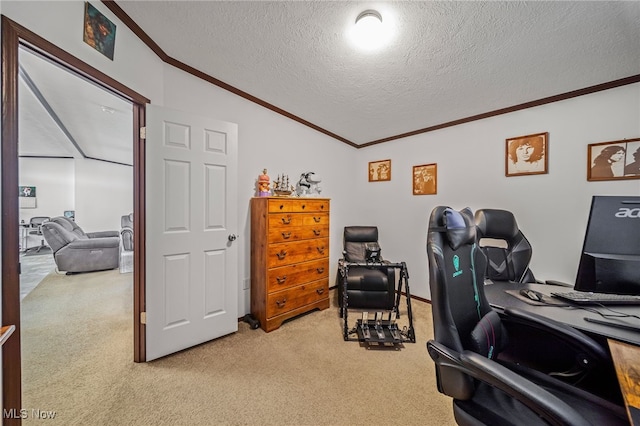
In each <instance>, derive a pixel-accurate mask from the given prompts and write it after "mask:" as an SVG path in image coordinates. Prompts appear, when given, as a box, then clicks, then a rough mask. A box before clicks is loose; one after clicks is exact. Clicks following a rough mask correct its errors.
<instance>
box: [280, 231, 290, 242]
mask: <svg viewBox="0 0 640 426" xmlns="http://www.w3.org/2000/svg"><path fill="white" fill-rule="evenodd" d="M282 238H284V239H285V240H287V239H289V238H291V232H283V233H282Z"/></svg>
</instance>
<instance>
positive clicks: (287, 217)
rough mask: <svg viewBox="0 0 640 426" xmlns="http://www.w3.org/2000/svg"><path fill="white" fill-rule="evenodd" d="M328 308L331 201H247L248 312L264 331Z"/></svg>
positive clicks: (283, 199) (326, 199)
mask: <svg viewBox="0 0 640 426" xmlns="http://www.w3.org/2000/svg"><path fill="white" fill-rule="evenodd" d="M328 307H329V199H328V198H313V199H308V198H307V199H300V198H290V197H256V198H252V199H251V313H252V315H253V316H254V317H255V318H256V319H257V320H258V321H259V322H260V326H261V327H262V329H263V330H264V331H266V332H269V331H273V330H275V329H277V328H279V327H280V326H281V325H282V323H283V322H284V321H285V320H287V319H290V318H293V317H295V316H298V315H300V314H302V313H305V312H308V311H311V310H314V309H320V310H322V309H327V308H328Z"/></svg>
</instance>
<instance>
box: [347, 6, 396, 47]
mask: <svg viewBox="0 0 640 426" xmlns="http://www.w3.org/2000/svg"><path fill="white" fill-rule="evenodd" d="M390 35H391V34H390V31H389V26H388V25H386V23H384V24H383V21H382V15H381V14H380V12H378V11H377V10H373V9H368V10H365V11H364V12H362V13H360V14H359V15H358V17H357V18H356V25H355V26H354V28H353V30H352V31H351V40H352V41H353V43H354V44H355V45H356V46H357V47H359V48H360V49H362V50H367V51H372V50H376V49H378V48H380V47H382V46H384V45H385V44H386V43H387V41H389V38H390Z"/></svg>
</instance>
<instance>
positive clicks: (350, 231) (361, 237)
mask: <svg viewBox="0 0 640 426" xmlns="http://www.w3.org/2000/svg"><path fill="white" fill-rule="evenodd" d="M344 241H345V242H353V243H357V242H360V243H369V242H371V241H378V227H377V226H345V227H344Z"/></svg>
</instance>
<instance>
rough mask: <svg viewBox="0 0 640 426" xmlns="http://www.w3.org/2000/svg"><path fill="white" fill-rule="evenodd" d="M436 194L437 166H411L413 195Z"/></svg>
mask: <svg viewBox="0 0 640 426" xmlns="http://www.w3.org/2000/svg"><path fill="white" fill-rule="evenodd" d="M437 193H438V165H437V164H436V163H433V164H423V165H421V166H413V195H434V194H437Z"/></svg>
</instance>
